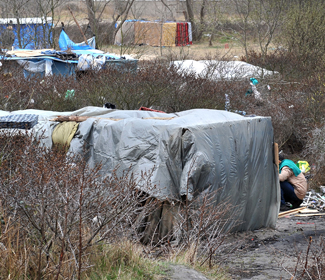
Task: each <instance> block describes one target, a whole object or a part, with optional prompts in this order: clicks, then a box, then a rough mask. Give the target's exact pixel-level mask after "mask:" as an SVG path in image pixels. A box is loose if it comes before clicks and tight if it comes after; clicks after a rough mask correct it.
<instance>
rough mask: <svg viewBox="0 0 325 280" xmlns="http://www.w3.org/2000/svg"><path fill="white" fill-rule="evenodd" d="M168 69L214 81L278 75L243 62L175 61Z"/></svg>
mask: <svg viewBox="0 0 325 280" xmlns="http://www.w3.org/2000/svg"><path fill="white" fill-rule="evenodd" d="M170 67H175V68H176V69H177V70H178V71H179V72H180V73H183V72H186V73H191V74H195V76H197V77H201V78H207V79H210V80H214V81H218V80H240V79H247V80H248V79H249V78H252V77H258V78H265V77H269V76H273V75H278V74H279V72H277V71H270V70H267V69H264V68H261V67H259V66H255V65H252V64H249V63H247V62H244V61H218V60H198V61H197V60H177V61H172V62H171V63H170Z"/></svg>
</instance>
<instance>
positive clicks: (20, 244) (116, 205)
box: [0, 135, 151, 279]
mask: <svg viewBox="0 0 325 280" xmlns="http://www.w3.org/2000/svg"><path fill="white" fill-rule="evenodd" d="M6 137H8V136H6V135H1V138H2V140H5V139H6ZM17 137H18V136H17ZM20 137H24V141H21V139H18V138H19V137H18V138H17V140H18V141H15V138H10V147H9V146H8V145H7V146H6V147H4V149H3V150H2V151H4V152H5V153H6V154H8V151H10V153H11V155H10V156H8V155H6V156H3V157H2V158H3V160H2V162H1V166H0V178H1V179H0V189H1V191H0V192H1V195H0V201H1V210H2V215H3V219H4V221H5V224H4V225H2V226H1V227H2V228H1V240H0V242H1V243H2V244H3V245H4V246H5V247H6V248H7V247H8V246H10V244H11V242H12V240H11V238H13V237H14V238H16V242H17V246H16V247H15V250H17V254H21V255H20V257H19V258H18V257H16V258H11V256H8V259H5V260H3V262H2V261H1V265H0V270H1V275H7V274H8V273H9V274H10V269H9V267H8V265H9V263H6V262H7V261H10V262H11V261H16V264H15V265H19V266H22V267H24V269H22V270H21V271H20V273H22V275H24V276H25V277H32V278H37V279H41V278H43V279H44V278H48V279H61V278H62V279H71V278H77V279H81V278H82V275H83V273H85V271H87V269H89V268H90V267H91V266H92V263H90V262H89V257H90V255H91V253H92V251H91V250H90V248H91V247H93V246H95V245H97V244H101V242H103V241H108V242H114V241H115V240H116V239H117V240H119V239H120V238H122V237H123V236H125V237H128V238H131V237H132V236H133V237H134V238H136V240H138V238H137V233H136V231H135V230H134V229H135V221H136V217H137V214H138V213H139V212H140V211H141V212H142V213H144V212H145V210H144V204H145V201H146V199H147V195H146V194H145V193H143V192H142V191H140V190H139V189H138V188H137V185H138V184H137V179H135V178H133V177H132V176H131V174H128V173H127V174H125V175H123V176H122V177H117V176H116V175H114V173H113V175H112V176H110V177H107V178H104V179H102V178H101V176H100V175H99V170H100V166H97V167H96V168H94V169H89V168H88V167H87V165H86V163H85V162H84V161H83V160H81V159H80V158H76V157H75V156H72V155H70V156H66V155H65V154H64V153H63V152H62V151H49V150H46V149H43V148H40V147H38V146H37V145H33V143H32V138H27V136H26V135H20ZM23 142H24V144H23ZM1 143H3V141H1ZM26 143H27V144H26ZM8 148H11V149H8ZM12 163H13V164H12ZM150 205H151V204H150V203H146V204H145V207H146V208H148V207H149V206H150ZM13 228H14V229H15V231H16V233H14V232H11V230H12V229H13ZM24 248H25V249H24ZM23 250H28V255H24V254H22V252H23ZM11 265H14V264H12V263H11ZM9 274H8V275H9Z"/></svg>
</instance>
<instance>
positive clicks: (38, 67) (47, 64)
mask: <svg viewBox="0 0 325 280" xmlns="http://www.w3.org/2000/svg"><path fill="white" fill-rule="evenodd" d="M17 62H18V64H20V65H22V66H23V67H24V69H25V70H26V71H28V72H32V73H40V72H44V73H45V76H52V60H50V59H43V60H41V61H37V62H34V61H29V60H23V59H21V60H17Z"/></svg>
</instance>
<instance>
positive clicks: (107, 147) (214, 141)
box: [21, 107, 280, 230]
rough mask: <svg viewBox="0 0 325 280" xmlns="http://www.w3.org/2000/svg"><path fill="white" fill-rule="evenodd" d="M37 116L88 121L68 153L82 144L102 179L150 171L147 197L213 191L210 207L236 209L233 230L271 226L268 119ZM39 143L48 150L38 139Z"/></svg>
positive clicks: (273, 190)
mask: <svg viewBox="0 0 325 280" xmlns="http://www.w3.org/2000/svg"><path fill="white" fill-rule="evenodd" d="M21 112H23V111H21ZM36 112H37V110H33V112H32V113H33V114H35V113H36ZM41 115H42V117H40V118H39V119H40V123H42V119H43V120H44V121H45V119H46V117H45V116H51V117H53V116H54V115H83V116H87V115H88V116H94V118H89V119H87V120H86V121H84V122H81V123H80V124H79V129H78V131H77V133H76V135H75V137H74V138H73V139H72V141H71V144H70V149H69V151H70V152H76V153H82V152H83V151H84V146H85V145H86V148H87V149H88V151H89V152H88V155H89V164H90V165H91V166H94V165H96V164H102V174H103V175H109V174H111V172H112V170H113V169H114V168H116V167H119V168H118V172H123V171H125V170H126V169H129V168H130V167H131V170H132V172H133V174H135V175H139V174H141V172H146V171H152V177H151V180H152V183H153V184H155V185H156V186H157V188H156V189H155V190H154V193H152V194H153V195H154V196H155V197H156V198H158V199H160V200H165V199H166V198H169V199H172V198H180V197H181V196H182V195H186V194H187V193H188V192H189V198H190V199H192V197H193V196H195V195H196V194H197V193H200V192H204V191H209V192H213V191H215V190H218V192H213V193H214V195H215V199H216V202H220V201H225V200H229V202H230V203H231V204H232V205H235V206H236V217H235V218H236V219H237V220H240V221H243V223H242V224H240V225H238V226H237V227H236V228H235V229H236V230H254V229H258V228H261V227H275V224H276V221H277V215H278V211H279V210H278V209H279V204H280V187H279V183H278V173H277V169H276V165H275V164H274V150H273V147H274V145H273V144H274V143H273V128H272V124H271V118H269V117H243V116H240V115H238V114H235V113H230V112H226V111H217V110H208V109H195V110H189V111H184V112H179V113H175V114H163V113H157V112H149V111H139V110H137V111H123V110H109V109H103V108H96V107H87V108H83V109H80V110H78V111H75V112H65V113H57V112H49V113H47V114H46V112H44V111H42V112H41ZM108 118H113V119H115V120H110V119H108ZM148 118H149V119H148ZM166 118H167V119H166ZM168 118H169V119H168ZM116 119H118V120H116ZM45 123H46V122H45ZM39 127H40V128H43V129H46V127H48V128H49V126H48V125H45V124H44V125H43V126H42V125H41V124H40V126H39ZM44 143H46V145H47V146H49V145H48V144H49V142H48V141H47V140H46V139H45V140H44ZM140 187H141V186H140Z"/></svg>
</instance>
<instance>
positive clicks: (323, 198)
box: [300, 186, 325, 212]
mask: <svg viewBox="0 0 325 280" xmlns="http://www.w3.org/2000/svg"><path fill="white" fill-rule="evenodd" d="M320 189H321V190H322V192H323V194H319V193H317V192H315V191H314V190H311V191H309V192H307V193H306V196H305V198H304V200H303V203H301V205H300V206H301V207H308V208H311V209H317V210H318V211H320V212H324V211H325V209H324V208H325V195H324V194H325V186H322V187H321V188H320Z"/></svg>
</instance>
